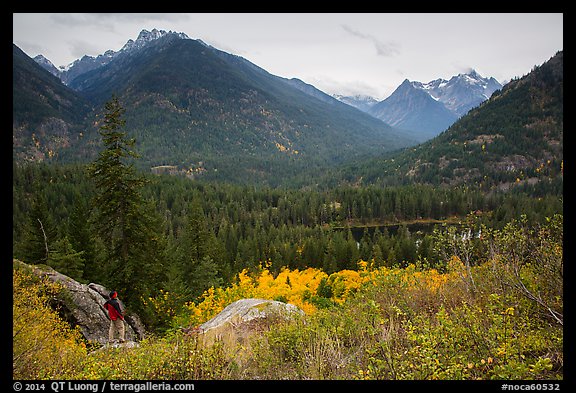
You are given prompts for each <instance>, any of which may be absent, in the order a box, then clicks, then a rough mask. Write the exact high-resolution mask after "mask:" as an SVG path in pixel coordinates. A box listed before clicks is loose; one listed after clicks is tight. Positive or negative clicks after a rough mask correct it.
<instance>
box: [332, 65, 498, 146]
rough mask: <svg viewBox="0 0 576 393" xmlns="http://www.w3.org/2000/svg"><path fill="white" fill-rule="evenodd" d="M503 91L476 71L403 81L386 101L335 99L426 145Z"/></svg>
mask: <svg viewBox="0 0 576 393" xmlns="http://www.w3.org/2000/svg"><path fill="white" fill-rule="evenodd" d="M501 88H502V85H501V84H500V82H498V81H497V80H496V79H494V78H484V77H482V76H481V75H480V74H478V73H477V72H476V71H475V70H471V71H470V72H468V73H466V74H458V75H455V76H453V77H452V78H450V79H449V80H445V79H441V78H440V79H435V80H433V81H430V82H428V83H422V82H417V81H410V80H408V79H405V80H404V82H402V84H401V85H400V86H398V88H397V89H396V90H395V91H394V92H393V93H392V94H391V95H390V96H389V97H388V98H386V99H384V100H382V101H378V100H376V99H375V98H372V97H370V96H365V95H356V96H343V95H334V96H333V97H334V98H336V99H338V100H340V101H342V102H344V103H346V104H348V105H351V106H353V107H355V108H358V109H360V110H361V111H364V112H366V113H368V114H370V115H372V116H374V117H376V118H378V119H381V120H382V121H384V122H385V123H387V124H390V125H391V126H393V127H397V128H401V129H405V130H407V131H409V132H410V133H411V135H413V137H414V138H416V139H417V140H418V141H420V142H423V141H426V140H428V139H430V138H433V137H435V136H436V135H438V134H439V133H440V132H442V131H444V130H446V129H447V128H448V127H449V126H451V125H452V124H453V123H454V122H455V121H456V120H458V119H459V118H460V117H462V116H463V115H465V114H466V113H467V112H468V111H469V110H470V109H472V108H474V107H476V106H478V105H480V104H481V103H482V102H484V101H485V100H487V99H488V98H490V96H491V95H492V93H494V92H495V91H497V90H499V89H501Z"/></svg>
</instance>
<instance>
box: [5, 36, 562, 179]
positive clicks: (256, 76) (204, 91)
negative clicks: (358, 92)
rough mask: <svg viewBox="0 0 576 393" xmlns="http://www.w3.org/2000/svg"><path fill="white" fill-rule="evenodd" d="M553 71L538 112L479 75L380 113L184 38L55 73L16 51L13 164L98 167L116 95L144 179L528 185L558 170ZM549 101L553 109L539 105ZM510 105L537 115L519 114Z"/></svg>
mask: <svg viewBox="0 0 576 393" xmlns="http://www.w3.org/2000/svg"><path fill="white" fill-rule="evenodd" d="M558 57H560V60H558ZM549 63H550V64H554V65H555V67H554V71H553V72H552V71H551V73H552V74H553V75H555V78H556V79H554V78H550V80H548V81H547V82H546V83H544V85H546V86H548V87H549V88H550V89H554V91H555V92H554V93H550V92H547V90H545V89H544V90H542V89H540V90H537V91H538V92H539V94H540V96H539V97H541V98H540V101H538V102H537V103H534V102H533V101H531V100H532V99H534V97H536V96H535V93H534V91H536V90H534V89H535V87H530V88H528V89H529V92H526V91H525V89H526V87H523V88H522V89H520V88H518V86H519V85H520V86H525V85H529V86H532V85H530V84H527V83H524V84H522V83H521V81H523V80H524V78H522V79H521V80H513V81H512V82H510V83H508V84H507V85H506V86H504V87H502V86H501V85H500V84H499V83H498V82H497V81H496V80H495V79H493V78H483V77H481V76H480V75H479V74H478V73H477V72H475V71H471V72H469V73H467V74H460V75H457V76H454V77H452V78H450V79H449V80H443V79H437V80H434V81H431V82H428V83H421V82H411V81H409V80H405V81H404V82H403V83H402V84H401V85H400V86H399V87H398V88H397V89H396V90H395V91H394V93H393V94H392V95H391V96H390V97H388V98H387V99H385V100H383V101H381V102H376V100H374V99H370V98H369V97H362V96H358V97H343V96H330V95H328V94H326V93H324V92H322V91H321V90H319V89H317V88H315V87H314V86H312V85H310V84H307V83H305V82H303V81H301V80H299V79H296V78H293V79H287V78H281V77H278V76H275V75H272V74H270V73H268V72H267V71H266V70H264V69H262V68H260V67H258V66H257V65H255V64H253V63H251V62H249V61H248V60H246V59H244V58H242V57H240V56H236V55H233V54H229V53H226V52H223V51H220V50H218V49H216V48H214V47H212V46H210V45H207V44H206V43H204V42H202V41H200V40H194V39H190V38H189V37H188V36H186V35H185V34H183V33H174V32H166V31H163V30H156V29H154V30H152V31H146V30H143V31H142V32H141V33H140V35H139V36H138V38H137V39H136V40H135V41H133V40H129V41H128V42H127V43H126V45H124V47H123V48H122V49H121V50H119V51H117V52H114V51H111V50H109V51H107V52H105V53H104V54H102V55H99V56H97V57H90V56H84V57H82V58H81V59H79V60H77V61H75V62H73V63H72V64H70V65H69V66H66V67H60V68H56V67H54V65H53V64H51V63H50V62H49V60H47V59H45V58H44V57H43V56H37V57H36V58H35V59H31V58H30V57H28V56H27V55H26V54H25V53H24V52H22V51H21V50H20V49H19V48H17V47H16V46H15V45H14V46H13V75H14V77H13V101H14V117H13V146H14V149H13V160H14V161H15V162H21V161H42V160H46V161H55V162H78V161H80V162H86V161H87V160H91V159H93V158H94V157H95V156H96V154H97V152H98V149H99V146H100V142H99V135H98V132H97V131H98V117H99V116H100V115H101V111H102V108H103V105H104V103H105V102H106V101H107V100H108V99H110V97H111V96H112V95H116V96H118V97H119V99H120V102H121V104H122V105H123V106H124V107H125V108H126V113H125V120H126V127H125V130H126V131H127V133H128V134H129V135H130V136H132V137H134V138H136V141H137V145H136V150H137V152H138V153H139V154H140V156H141V157H140V159H139V160H138V162H137V165H138V166H140V167H141V168H142V169H144V170H154V168H158V167H169V168H171V169H170V170H171V173H174V172H176V173H182V174H185V175H187V176H189V177H197V176H202V177H203V178H206V179H216V180H225V181H233V182H251V183H260V184H270V185H287V184H290V185H300V186H302V185H309V184H314V182H316V181H317V179H318V178H319V177H321V176H322V175H323V174H327V173H334V172H333V170H334V169H335V168H338V167H339V166H341V165H346V164H347V163H350V162H355V164H354V165H353V166H352V167H348V168H349V169H348V170H344V175H343V176H344V178H346V179H347V180H348V181H354V182H355V183H356V182H358V181H363V182H366V183H370V182H374V183H382V182H384V183H390V182H392V183H394V182H398V181H402V180H398V179H408V178H409V179H411V180H413V181H418V182H431V183H434V184H441V183H442V184H452V182H454V181H456V180H458V179H459V180H462V181H466V180H471V181H475V182H481V179H480V180H479V179H478V176H479V175H480V174H482V173H489V174H490V176H493V177H496V178H499V179H501V180H502V181H503V182H510V179H512V178H514V176H516V177H517V178H518V176H519V177H523V178H530V176H532V175H533V174H534V173H535V172H534V171H535V170H536V168H538V167H539V165H541V163H542V160H544V162H550V164H547V165H551V166H558V160H560V161H562V158H561V157H562V151H561V147H562V129H563V126H562V120H561V117H560V118H559V117H558V112H560V114H561V113H562V109H561V105H562V96H561V94H562V88H561V85H562V75H563V74H562V65H563V61H562V52H559V54H557V55H556V56H555V57H554V59H551V60H550V62H549ZM558 63H559V64H560V65H558ZM549 68H551V66H550V65H548V63H547V64H545V65H542V66H541V67H537V69H538V70H539V71H540V72H541V73H542V72H543V71H542V70H547V69H549ZM558 68H559V69H560V71H558ZM531 74H532V73H531ZM531 74H530V75H531ZM558 75H560V77H558ZM531 78H532V79H534V78H536V76H531ZM536 79H537V80H538V78H536ZM534 83H535V84H536V85H537V86H539V85H538V83H536V82H534ZM558 84H559V85H560V88H558ZM558 89H560V93H558ZM519 92H523V93H522V94H519ZM550 94H552V96H554V97H555V98H554V99H553V100H552V99H548V98H545V97H548V95H550ZM558 94H559V95H560V97H559V98H558ZM504 97H505V99H502V98H504ZM559 103H560V104H559ZM559 105H560V109H558V106H559ZM516 106H517V107H518V108H520V109H521V110H524V111H527V108H532V109H531V112H530V113H521V114H517V115H515V114H516V113H517V112H518V110H520V109H518V108H516ZM502 107H506V109H505V111H504V112H502V111H503V109H500V108H502ZM541 110H546V111H547V112H546V113H548V114H546V113H545V114H543V113H540V112H541ZM539 111H540V112H539ZM551 112H554V113H555V115H554V117H550V115H549V113H551ZM494 116H495V117H496V118H497V119H496V120H495V119H492V117H494ZM526 116H528V117H529V118H530V119H529V120H527V118H526ZM470 119H474V120H473V121H472V120H470ZM514 119H515V120H517V122H516V123H514V124H510V123H511V122H512V121H513V120H514ZM519 119H520V120H519ZM545 125H550V127H547V126H545ZM515 127H516V128H515ZM517 129H521V130H529V132H528V134H527V135H525V134H522V133H521V132H520V131H518V130H517ZM535 130H538V131H535ZM519 133H520V134H519ZM541 133H544V136H543V135H542V134H541ZM512 135H515V136H512ZM519 135H521V136H519ZM424 141H425V142H424ZM422 142H424V143H422ZM418 143H421V144H420V145H417V144H418ZM558 146H560V150H558V149H559V148H558ZM520 148H524V149H526V150H527V151H529V153H527V152H522V151H520V150H519V149H520ZM399 149H404V150H401V151H400V153H398V155H392V157H395V158H394V159H392V161H389V160H388V158H386V157H391V154H393V152H395V151H398V150H399ZM478 149H481V150H478ZM462 152H466V154H465V155H464V156H461V155H459V154H463V153H462ZM478 152H481V153H482V154H483V155H478V154H476V153H478ZM510 152H514V153H510ZM479 157H480V158H479ZM559 157H560V158H559ZM478 160H480V161H481V162H479V161H478ZM391 163H393V164H391ZM392 167H393V168H392ZM480 167H481V169H480ZM350 168H354V169H353V173H351V172H350V170H351V169H350ZM519 168H520V169H519ZM454 169H457V170H454ZM541 169H542V168H541ZM519 171H521V172H522V171H523V172H522V173H520V172H519ZM526 171H528V172H529V174H527V172H526ZM549 172H550V171H549ZM556 172H557V171H556ZM490 176H489V177H490ZM532 177H534V176H532ZM392 179H395V180H392Z"/></svg>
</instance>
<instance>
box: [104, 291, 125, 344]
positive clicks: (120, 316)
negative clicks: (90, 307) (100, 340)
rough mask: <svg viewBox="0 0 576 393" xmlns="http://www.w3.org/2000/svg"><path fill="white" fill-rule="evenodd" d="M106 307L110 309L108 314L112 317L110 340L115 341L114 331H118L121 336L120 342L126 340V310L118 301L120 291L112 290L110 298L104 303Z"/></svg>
mask: <svg viewBox="0 0 576 393" xmlns="http://www.w3.org/2000/svg"><path fill="white" fill-rule="evenodd" d="M104 308H105V309H106V310H108V316H109V317H110V330H108V341H109V342H112V341H114V333H115V332H118V335H119V336H120V342H121V343H123V342H124V341H125V339H124V335H125V330H124V310H123V309H122V306H121V305H120V302H119V301H118V292H116V291H112V292H110V299H108V300H107V301H106V303H104Z"/></svg>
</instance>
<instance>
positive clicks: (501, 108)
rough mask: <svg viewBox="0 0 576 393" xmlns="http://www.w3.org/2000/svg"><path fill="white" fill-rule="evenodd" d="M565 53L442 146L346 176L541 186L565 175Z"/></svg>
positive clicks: (446, 136) (494, 100)
mask: <svg viewBox="0 0 576 393" xmlns="http://www.w3.org/2000/svg"><path fill="white" fill-rule="evenodd" d="M563 124H564V123H563V51H560V52H558V53H557V54H556V55H555V56H553V57H552V58H551V59H550V60H548V61H547V62H545V63H544V64H542V65H541V66H537V67H534V69H533V71H532V72H530V73H529V74H528V75H526V76H524V77H522V78H520V79H517V80H513V81H511V82H509V83H508V84H507V85H506V86H504V88H503V89H502V90H501V91H498V92H496V93H495V94H494V95H492V97H491V98H490V99H489V100H487V101H485V102H484V103H483V104H481V105H480V106H479V107H477V108H475V109H472V110H471V111H470V112H468V114H467V115H465V116H464V117H462V118H461V119H460V120H458V121H457V122H456V123H454V124H453V125H452V126H451V127H450V128H449V129H448V130H446V131H445V132H443V133H442V134H440V135H439V136H437V137H436V138H434V139H432V140H430V141H427V142H425V143H422V144H421V145H419V146H416V147H412V148H409V149H405V150H404V151H402V152H400V153H398V154H393V155H390V156H388V157H387V158H386V159H380V160H369V161H368V162H364V163H363V164H358V165H355V166H354V171H352V170H350V169H349V170H348V171H346V175H345V177H346V178H347V179H348V180H349V181H354V182H356V181H358V179H359V178H362V182H363V183H377V184H393V183H394V184H398V183H402V182H410V183H413V182H416V183H430V184H438V185H440V184H444V185H458V184H468V185H477V186H480V187H483V188H486V189H490V188H493V187H499V188H508V187H509V186H510V185H512V184H526V183H529V184H535V183H537V182H538V181H540V180H542V179H553V178H556V177H558V176H561V175H562V170H563Z"/></svg>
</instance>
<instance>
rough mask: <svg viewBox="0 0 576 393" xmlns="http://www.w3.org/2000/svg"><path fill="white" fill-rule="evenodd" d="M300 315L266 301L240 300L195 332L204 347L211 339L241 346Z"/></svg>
mask: <svg viewBox="0 0 576 393" xmlns="http://www.w3.org/2000/svg"><path fill="white" fill-rule="evenodd" d="M302 315H304V311H302V310H301V309H299V308H298V307H296V306H294V305H292V304H287V303H282V302H278V301H275V300H266V299H253V298H252V299H240V300H237V301H235V302H234V303H231V304H229V305H228V306H227V307H226V308H224V310H222V311H221V312H220V313H219V314H218V315H216V316H215V317H214V318H212V319H211V320H209V321H207V322H205V323H203V324H202V325H200V326H199V327H198V329H197V333H198V337H199V338H200V339H201V341H202V342H203V343H204V344H205V345H206V344H210V343H213V342H214V341H215V340H221V341H223V342H224V343H226V344H229V345H234V344H244V343H246V341H247V340H249V339H250V338H251V337H252V336H253V335H254V333H256V332H261V331H265V330H268V329H269V328H270V326H272V325H274V324H277V323H280V322H285V321H288V320H291V319H293V318H295V317H298V316H302Z"/></svg>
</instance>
